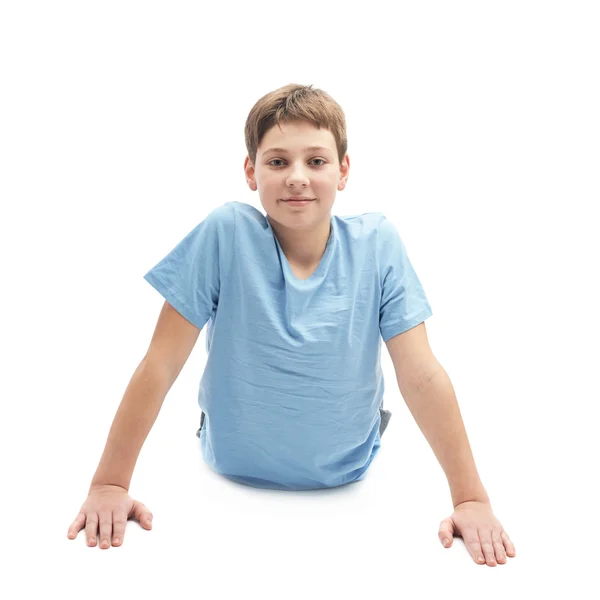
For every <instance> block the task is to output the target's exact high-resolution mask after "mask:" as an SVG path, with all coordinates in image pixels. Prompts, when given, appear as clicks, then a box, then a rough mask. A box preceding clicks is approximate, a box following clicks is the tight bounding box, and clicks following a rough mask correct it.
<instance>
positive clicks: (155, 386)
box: [90, 360, 172, 490]
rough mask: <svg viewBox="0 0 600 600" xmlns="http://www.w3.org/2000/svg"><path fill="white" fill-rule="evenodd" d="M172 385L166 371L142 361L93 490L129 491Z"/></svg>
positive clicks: (120, 408) (98, 470) (122, 404)
mask: <svg viewBox="0 0 600 600" xmlns="http://www.w3.org/2000/svg"><path fill="white" fill-rule="evenodd" d="M171 385H172V382H171V380H170V379H169V377H168V375H167V373H166V372H165V371H163V370H162V369H161V368H159V367H156V366H154V367H152V366H151V365H149V364H147V363H146V362H145V360H142V362H141V363H140V364H139V366H138V368H137V369H136V370H135V372H134V374H133V376H132V377H131V380H130V382H129V385H128V386H127V389H126V390H125V394H124V396H123V399H122V400H121V404H120V405H119V408H118V410H117V413H116V415H115V418H114V420H113V423H112V426H111V428H110V431H109V434H108V439H107V441H106V446H105V448H104V452H103V454H102V458H101V459H100V464H99V465H98V468H97V470H96V473H95V474H94V477H93V479H92V482H91V484H90V487H92V486H94V485H100V484H112V485H119V486H121V487H123V488H125V489H127V490H128V489H129V484H130V482H131V477H132V475H133V470H134V468H135V464H136V462H137V459H138V456H139V453H140V450H141V449H142V446H143V444H144V442H145V440H146V437H147V436H148V433H149V432H150V430H151V429H152V426H153V425H154V422H155V421H156V418H157V416H158V413H159V412H160V409H161V406H162V404H163V401H164V399H165V396H166V395H167V392H168V391H169V389H170V387H171Z"/></svg>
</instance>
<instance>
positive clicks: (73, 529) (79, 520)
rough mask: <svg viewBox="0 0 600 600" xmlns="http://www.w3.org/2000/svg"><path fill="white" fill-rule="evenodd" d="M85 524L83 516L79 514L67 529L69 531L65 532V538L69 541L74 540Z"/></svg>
mask: <svg viewBox="0 0 600 600" xmlns="http://www.w3.org/2000/svg"><path fill="white" fill-rule="evenodd" d="M84 523H85V514H84V513H82V512H80V513H79V514H78V515H77V516H76V517H75V520H74V521H73V523H71V526H70V527H69V531H68V532H67V536H68V537H69V539H71V540H74V539H75V538H76V537H77V534H78V533H79V532H80V531H81V528H82V527H83V524H84Z"/></svg>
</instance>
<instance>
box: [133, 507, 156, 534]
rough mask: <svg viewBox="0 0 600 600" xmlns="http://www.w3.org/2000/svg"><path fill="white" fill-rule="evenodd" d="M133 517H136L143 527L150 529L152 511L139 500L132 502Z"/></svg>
mask: <svg viewBox="0 0 600 600" xmlns="http://www.w3.org/2000/svg"><path fill="white" fill-rule="evenodd" d="M133 518H134V519H137V520H138V521H139V522H140V524H141V525H142V526H143V527H144V528H145V529H152V513H151V512H150V511H149V510H148V508H147V507H146V506H145V505H144V504H142V503H141V502H139V501H137V500H134V502H133Z"/></svg>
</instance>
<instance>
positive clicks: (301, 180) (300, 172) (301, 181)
mask: <svg viewBox="0 0 600 600" xmlns="http://www.w3.org/2000/svg"><path fill="white" fill-rule="evenodd" d="M286 183H287V185H304V186H306V185H308V184H309V183H310V179H309V177H308V175H307V174H306V171H305V170H304V167H303V165H296V166H295V167H292V169H291V171H290V173H289V175H288V176H287V177H286Z"/></svg>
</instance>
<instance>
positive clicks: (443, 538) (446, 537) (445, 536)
mask: <svg viewBox="0 0 600 600" xmlns="http://www.w3.org/2000/svg"><path fill="white" fill-rule="evenodd" d="M453 536H454V523H453V522H452V519H451V518H450V517H448V518H447V519H444V520H443V521H442V522H441V523H440V529H439V531H438V537H439V538H440V542H442V546H444V548H450V546H452V542H453V540H454V538H453Z"/></svg>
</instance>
